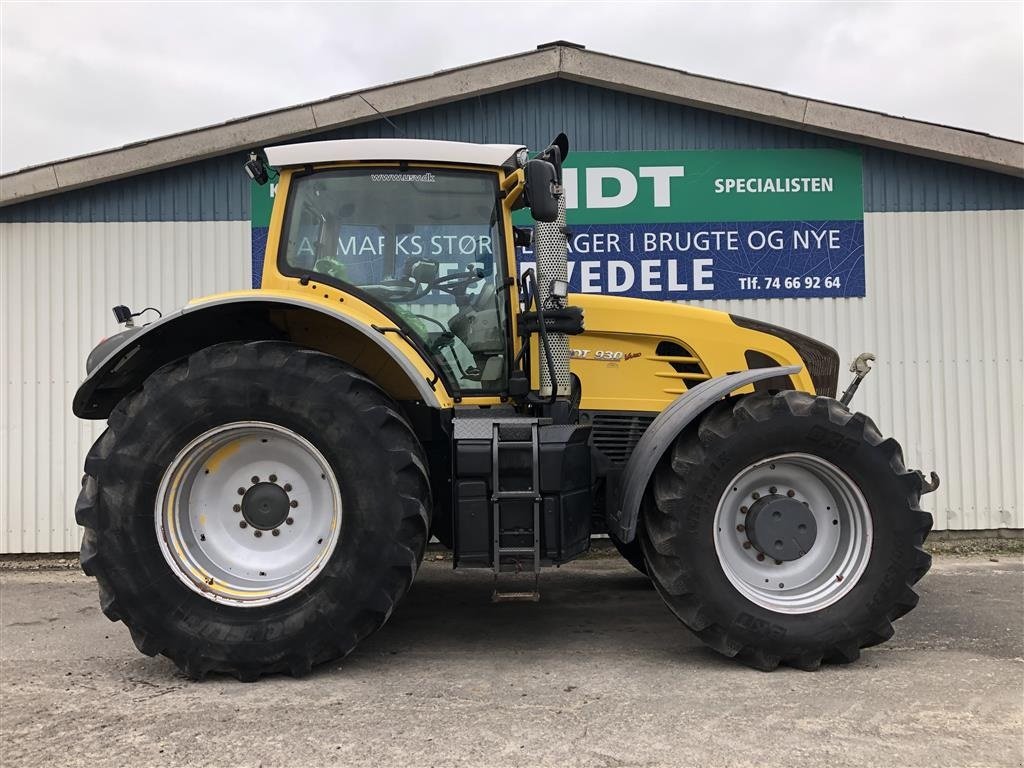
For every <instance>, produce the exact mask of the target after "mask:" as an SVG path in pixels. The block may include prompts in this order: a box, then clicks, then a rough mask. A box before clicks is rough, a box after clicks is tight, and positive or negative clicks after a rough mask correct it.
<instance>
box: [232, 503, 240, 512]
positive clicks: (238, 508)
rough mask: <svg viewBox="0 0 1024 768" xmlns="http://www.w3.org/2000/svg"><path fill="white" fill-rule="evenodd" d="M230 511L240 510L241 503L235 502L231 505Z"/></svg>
mask: <svg viewBox="0 0 1024 768" xmlns="http://www.w3.org/2000/svg"><path fill="white" fill-rule="evenodd" d="M231 511H232V512H241V511H242V505H241V504H235V505H234V506H233V507H231Z"/></svg>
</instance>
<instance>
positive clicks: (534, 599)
mask: <svg viewBox="0 0 1024 768" xmlns="http://www.w3.org/2000/svg"><path fill="white" fill-rule="evenodd" d="M491 602H492V603H539V602H540V592H537V591H536V590H534V591H533V592H499V591H498V590H494V592H493V593H492V594H491Z"/></svg>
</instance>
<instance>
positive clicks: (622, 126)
mask: <svg viewBox="0 0 1024 768" xmlns="http://www.w3.org/2000/svg"><path fill="white" fill-rule="evenodd" d="M560 131H565V132H566V133H567V134H568V135H569V136H570V138H571V141H572V144H573V151H583V152H612V151H614V152H620V153H621V152H639V151H656V150H675V151H677V150H759V151H761V150H777V149H802V150H803V149H806V150H813V149H824V148H840V149H851V150H855V151H857V152H859V154H860V157H861V173H862V180H863V222H864V225H863V232H864V235H863V237H864V242H863V253H864V259H865V264H864V270H865V272H866V285H865V290H864V292H863V293H864V295H862V296H854V297H838V298H828V297H817V298H751V299H739V298H721V299H712V300H707V301H706V302H705V303H707V304H708V305H709V306H713V307H717V308H724V309H728V310H729V311H731V312H735V313H738V314H743V315H748V316H754V317H759V318H762V319H764V320H767V321H769V322H774V323H777V324H780V325H787V326H790V327H793V328H795V329H797V330H800V331H803V332H805V333H808V334H810V335H813V336H816V337H819V338H821V339H823V340H825V341H828V342H829V343H832V344H833V345H834V346H836V347H837V348H838V349H839V351H840V354H841V355H842V356H843V358H845V359H850V358H852V357H853V356H854V355H855V354H856V353H858V352H860V351H862V350H865V349H867V350H870V351H873V352H875V353H877V354H878V355H879V359H880V361H879V365H878V373H877V374H875V375H874V376H873V377H872V378H871V379H869V380H868V382H867V384H866V385H865V387H864V389H863V390H862V392H864V393H865V394H864V395H863V397H864V399H863V400H862V401H861V402H860V403H859V404H860V406H861V407H862V408H863V409H864V410H865V411H866V412H868V413H872V414H874V415H876V416H877V420H878V422H879V424H880V426H881V427H882V428H883V431H885V432H887V433H891V434H895V435H896V436H897V437H899V438H901V439H902V440H903V441H904V442H905V443H906V444H907V445H909V446H912V448H913V450H914V451H915V452H916V453H914V454H912V455H911V456H910V457H909V458H910V463H911V464H913V465H915V466H921V467H924V468H926V469H931V468H936V469H938V471H939V472H940V474H942V475H943V476H944V477H945V478H946V479H947V482H946V483H945V484H944V486H943V488H942V489H941V490H940V491H939V493H938V494H936V495H935V496H933V497H930V500H933V501H932V506H933V508H934V511H935V512H936V528H938V529H951V530H991V529H1009V530H1019V529H1021V528H1024V517H1022V515H1024V512H1022V509H1021V502H1022V500H1024V499H1022V495H1024V491H1022V484H1024V473H1022V464H1024V449H1022V436H1021V431H1020V425H1021V423H1022V422H1024V418H1022V417H1024V410H1022V403H1024V389H1022V388H1024V383H1022V382H1024V375H1022V374H1024V330H1022V329H1024V315H1022V309H1021V307H1022V303H1021V301H1020V291H1021V287H1022V277H1024V246H1022V242H1024V178H1022V177H1024V145H1022V144H1020V143H1019V142H1014V141H1009V140H1005V139H999V138H995V137H991V136H987V135H983V134H977V133H972V132H969V131H962V130H958V129H954V128H948V127H944V126H937V125H931V124H927V123H921V122H917V121H913V120H906V119H903V118H895V117H891V116H888V115H881V114H878V113H872V112H866V111H863V110H858V109H853V108H850V107H842V106H839V105H834V104H828V103H825V102H818V101H814V100H809V99H804V98H800V97H796V96H791V95H788V94H784V93H779V92H776V91H770V90H765V89H761V88H755V87H751V86H745V85H740V84H736V83H728V82H724V81H719V80H712V79H709V78H702V77H698V76H694V75H690V74H687V73H684V72H678V71H675V70H669V69H665V68H661V67H656V66H653V65H648V64H644V63H641V62H635V61H627V60H623V59H617V58H614V57H610V56H605V55H603V54H598V53H593V52H589V51H586V50H583V49H581V48H580V47H578V46H574V45H572V44H567V43H556V44H552V45H550V46H542V47H541V48H539V49H538V50H537V51H535V52H529V53H526V54H522V55H520V56H515V57H510V58H506V59H500V60H496V61H491V62H484V63H481V64H475V65H471V66H468V67H463V68H460V69H457V70H450V71H446V72H441V73H436V74H434V75H430V76H427V77H424V78H418V79H416V80H412V81H405V82H402V83H395V84H390V85H385V86H381V87H379V88H373V89H369V90H366V91H362V92H359V93H354V94H343V95H340V96H336V97H332V98H331V99H326V100H324V101H322V102H317V103H314V104H307V105H301V106H298V107H294V108H289V109H285V110H280V111H277V112H274V113H268V114H265V115H257V116H254V117H250V118H244V119H242V120H238V121H233V122H231V123H227V124H224V125H220V126H212V127H209V128H204V129H199V130H197V131H193V132H189V133H185V134H179V135H176V136H170V137H164V138H161V139H155V140H153V141H150V142H143V143H140V144H137V145H130V146H128V147H123V148H120V149H115V150H111V151H108V152H102V153H97V154H95V155H90V156H85V157H82V158H73V159H71V160H67V161H61V162H57V163H53V164H49V165H45V166H39V167H35V168H29V169H25V170H22V171H18V172H15V173H12V174H8V175H6V176H3V177H0V206H2V207H0V259H2V270H3V271H2V274H3V275H4V281H3V286H2V322H3V336H2V348H0V369H2V371H3V375H2V385H3V388H4V392H3V396H2V413H0V424H2V430H0V441H2V442H0V447H2V449H3V456H2V459H0V552H3V553H8V552H47V551H70V550H75V549H77V548H78V536H79V532H78V530H79V529H78V528H77V527H76V526H75V523H74V516H73V506H74V499H75V496H76V495H77V490H78V488H77V485H78V478H79V476H80V471H81V467H80V462H81V457H82V456H84V455H85V452H86V450H87V448H88V446H89V444H90V443H91V442H92V440H93V439H94V438H95V437H96V435H97V434H98V431H99V429H100V426H99V425H96V424H93V423H86V422H80V421H77V420H76V419H74V417H73V416H72V415H71V413H70V402H71V396H72V394H73V392H74V390H75V388H76V387H77V385H78V383H79V381H80V379H81V377H82V374H83V371H82V361H83V360H84V359H85V355H86V354H87V352H88V350H89V349H90V348H91V347H92V346H93V344H94V343H95V342H96V341H97V340H98V339H99V338H101V337H102V336H104V335H106V334H107V333H108V332H109V331H110V326H111V322H110V315H109V308H110V307H111V306H112V305H114V304H118V303H127V304H130V305H131V306H137V307H141V306H147V305H152V306H158V307H163V308H165V309H174V308H177V307H178V306H180V305H181V304H183V303H184V302H185V301H187V300H188V299H189V298H191V297H195V296H199V295H204V294H208V293H213V292H217V291H223V290H230V289H237V288H242V287H246V286H248V285H251V284H252V283H253V282H254V281H255V280H257V279H258V268H259V262H260V259H261V258H262V254H261V253H260V252H259V249H258V248H256V249H254V248H253V245H252V224H251V197H252V189H251V184H250V182H249V180H248V178H247V177H246V176H245V174H244V173H243V172H242V163H243V162H244V160H245V158H246V157H247V153H248V150H250V149H252V148H258V147H261V146H266V145H270V144H277V143H287V142H291V141H309V140H321V139H335V138H366V137H395V136H409V137H416V138H433V139H448V140H458V141H474V142H485V143H486V142H494V143H520V142H521V143H525V144H527V145H528V146H531V147H537V148H539V147H542V146H544V145H546V143H547V142H548V141H549V140H550V139H551V138H552V137H553V136H554V135H555V134H557V133H559V132H560ZM570 218H571V216H570ZM254 261H255V262H256V264H255V267H254Z"/></svg>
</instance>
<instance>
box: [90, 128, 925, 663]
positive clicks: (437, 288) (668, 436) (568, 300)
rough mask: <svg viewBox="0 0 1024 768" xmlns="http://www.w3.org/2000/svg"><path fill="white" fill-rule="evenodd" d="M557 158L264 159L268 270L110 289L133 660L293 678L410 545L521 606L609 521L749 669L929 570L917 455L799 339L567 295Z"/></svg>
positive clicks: (864, 624)
mask: <svg viewBox="0 0 1024 768" xmlns="http://www.w3.org/2000/svg"><path fill="white" fill-rule="evenodd" d="M568 150H569V147H568V140H567V139H566V138H565V136H564V135H561V136H559V137H558V138H557V139H555V141H554V142H553V143H552V144H551V145H550V146H549V147H548V148H547V149H545V150H544V151H543V152H540V153H539V154H538V155H536V156H533V157H531V155H530V153H528V152H527V150H526V148H525V147H521V146H515V145H478V144H463V143H456V142H443V141H422V140H410V139H393V140H350V141H325V142H313V143H304V144H296V145H289V146H279V147H273V148H269V149H267V150H265V152H254V153H252V154H251V156H250V159H249V161H248V163H246V167H245V170H246V171H247V172H248V174H249V175H250V177H252V178H253V179H254V180H255V181H257V182H259V183H267V182H272V183H274V184H276V190H275V191H276V195H275V202H274V207H273V213H272V216H271V223H270V230H269V235H268V239H267V249H266V258H265V262H264V267H263V274H262V287H261V288H260V289H258V290H249V291H238V292H232V293H226V294H221V295H216V296H210V297H206V298H202V299H197V300H195V301H193V302H191V303H190V304H189V305H188V306H186V307H185V308H184V309H182V310H180V311H178V312H176V313H174V314H171V315H169V316H166V317H162V318H161V319H159V320H157V321H155V322H152V323H150V324H146V325H141V326H137V325H136V324H135V323H134V322H133V318H134V317H135V316H137V314H138V313H132V312H131V310H130V309H128V308H127V307H125V306H119V307H115V308H114V313H115V316H116V317H117V319H118V321H119V322H120V323H122V324H123V325H124V326H125V328H124V329H123V330H122V331H120V332H119V333H117V334H116V335H114V336H112V337H110V338H109V339H107V340H105V341H104V342H103V343H101V344H100V345H99V346H98V347H97V348H96V349H95V350H93V352H92V353H91V354H90V355H89V359H88V361H87V378H86V380H85V381H84V383H83V384H82V385H81V387H80V389H79V390H78V392H77V394H76V396H75V399H74V412H75V414H76V415H78V416H79V417H81V418H85V419H106V420H107V422H108V427H107V430H106V431H105V432H104V433H103V435H102V436H101V437H100V439H99V440H98V441H97V442H96V444H95V445H94V446H93V447H92V449H91V450H90V452H89V455H88V457H87V458H86V461H85V477H84V479H83V486H82V492H81V496H80V497H79V500H78V503H77V507H76V510H75V511H76V518H77V520H78V523H79V524H80V525H81V526H83V527H84V528H85V534H84V539H83V542H82V551H81V563H82V568H83V569H84V570H85V572H86V573H87V574H89V575H91V576H94V577H95V578H96V580H97V582H98V584H99V593H100V603H101V605H102V608H103V611H104V612H105V613H106V615H107V616H108V617H109V618H110V619H111V620H120V621H123V622H124V623H125V624H126V625H127V626H128V629H129V630H130V632H131V635H132V638H133V640H134V641H135V644H136V645H137V646H138V648H139V650H140V651H142V652H143V653H145V654H148V655H151V656H152V655H155V654H158V653H159V654H164V655H165V656H167V657H169V658H170V659H172V660H173V661H174V662H175V663H176V664H177V665H178V666H179V667H180V668H181V669H182V670H184V671H185V672H186V673H187V674H188V675H190V676H192V677H194V678H201V677H203V676H204V675H206V674H207V673H210V672H217V673H227V674H230V675H233V676H236V677H238V678H240V679H242V680H252V679H256V678H258V677H260V676H262V675H265V674H271V673H278V672H285V673H291V674H294V675H300V674H302V673H304V672H307V671H308V670H309V669H310V668H311V667H312V666H314V665H316V664H318V663H321V662H324V661H326V660H329V659H334V658H339V657H342V656H345V655H346V654H348V653H350V652H351V651H352V650H353V649H354V648H355V647H356V645H357V644H358V643H359V641H360V640H362V639H363V638H364V637H366V636H367V635H369V634H370V633H372V632H373V631H375V630H376V629H378V628H379V627H380V626H381V625H382V624H383V623H384V622H385V621H386V620H387V618H388V617H389V616H390V615H391V612H392V611H393V610H394V608H395V606H396V605H397V604H398V602H399V601H400V600H401V598H402V597H403V596H404V595H405V593H406V592H407V590H408V589H409V587H410V584H411V583H412V581H413V578H414V577H415V575H416V572H417V569H418V567H419V565H420V562H421V560H422V558H423V552H424V548H425V547H426V545H427V542H428V540H429V539H430V538H431V536H434V537H436V538H437V540H439V541H440V542H441V543H442V544H443V545H445V546H446V547H449V548H450V549H451V550H452V553H453V563H454V567H456V568H483V569H490V570H491V571H493V573H494V578H495V591H494V599H495V600H510V599H522V600H536V599H538V597H539V593H538V582H537V578H538V575H539V573H540V570H541V568H542V567H543V566H550V565H558V564H562V563H566V562H568V561H570V560H573V559H574V558H576V557H579V556H580V555H581V554H583V553H584V552H586V551H587V550H588V548H589V546H590V542H591V538H592V536H594V535H595V534H600V533H606V534H607V535H608V536H609V537H610V538H611V540H612V541H613V542H615V544H616V546H617V547H618V548H619V550H620V551H621V552H622V554H623V555H624V556H625V557H626V558H627V559H628V560H629V561H630V562H631V563H632V564H633V565H634V566H636V567H637V568H638V569H640V570H642V571H643V572H644V573H645V574H647V576H648V577H649V578H650V580H651V581H652V582H653V585H654V587H655V588H656V589H657V590H658V592H659V593H660V595H661V596H662V598H663V599H664V600H665V602H666V604H667V605H668V607H669V608H670V609H671V610H672V612H673V613H674V614H675V615H676V616H677V617H678V618H679V619H680V620H681V621H682V622H683V623H684V624H685V625H686V626H687V627H688V628H689V629H691V630H692V631H693V632H694V633H696V634H697V635H698V636H699V637H700V638H701V640H703V641H704V642H705V643H707V644H708V645H710V646H711V647H713V648H714V649H716V650H718V651H720V652H721V653H723V654H726V655H728V656H732V657H736V658H737V659H739V660H741V661H743V662H745V663H747V664H750V665H752V666H754V667H758V668H761V669H772V668H774V667H776V666H778V665H779V664H780V663H782V664H788V665H792V666H796V667H799V668H805V669H814V668H817V667H818V666H819V665H820V664H821V662H822V661H837V662H848V661H852V660H854V659H856V658H857V657H858V655H859V650H860V649H861V648H863V647H866V646H870V645H874V644H876V643H880V642H882V641H884V640H886V639H887V638H889V637H890V636H891V634H892V621H893V620H894V619H897V618H899V617H900V616H902V615H903V614H905V613H906V612H907V611H909V610H910V609H911V608H913V607H914V605H915V603H916V602H917V596H916V594H915V593H914V591H913V589H912V586H913V584H914V583H915V582H917V581H918V579H920V578H921V577H922V576H923V575H924V573H925V572H926V571H927V570H928V567H929V564H930V559H929V557H928V555H927V554H926V553H925V552H924V551H923V550H922V544H923V542H924V539H925V537H926V536H927V534H928V531H929V529H930V527H931V521H932V519H931V515H929V514H928V513H926V512H923V511H921V509H920V508H919V506H918V504H919V499H920V497H921V495H922V494H924V493H927V492H928V491H929V490H931V489H932V488H933V487H934V484H935V483H937V478H936V477H935V476H934V473H933V475H932V478H931V481H928V480H925V478H924V476H923V475H922V474H921V473H920V472H917V471H908V470H907V468H906V467H905V466H904V463H903V456H902V453H901V450H900V447H899V445H898V444H897V443H896V442H895V441H894V440H892V439H891V438H890V439H884V438H883V437H882V435H881V434H880V433H879V431H878V429H877V428H876V426H875V425H874V423H872V421H871V420H870V419H869V418H867V417H866V416H864V415H863V414H860V413H852V412H851V411H850V410H848V408H847V407H846V405H847V404H848V400H849V395H852V390H853V388H854V387H853V386H851V388H850V389H849V390H848V393H847V396H846V397H844V401H843V402H841V401H840V400H837V399H836V390H837V382H838V376H839V360H838V356H837V354H836V352H835V351H834V350H833V349H831V348H830V347H828V346H826V345H824V344H822V343H820V342H818V341H815V340H813V339H810V338H808V337H806V336H803V335H800V334H798V333H794V332H792V331H788V330H785V329H783V328H778V327H774V326H771V325H768V324H766V323H762V322H758V321H756V320H750V319H746V318H742V317H737V316H732V315H729V314H726V313H722V312H715V311H711V310H705V309H697V308H693V307H688V306H685V305H680V304H669V303H658V302H652V301H644V300H639V299H628V298H613V297H607V296H598V295H576V294H570V293H569V290H568V286H569V282H568V274H567V258H566V238H567V234H568V232H569V230H568V229H567V227H566V222H565V196H564V194H563V187H562V184H561V182H562V163H563V161H564V160H565V158H566V156H567V155H568ZM519 209H524V210H523V212H522V213H520V214H518V216H517V221H518V220H519V217H521V216H524V215H525V213H526V211H527V210H528V211H529V213H530V215H531V217H532V219H533V221H534V222H535V224H534V225H533V226H532V228H531V227H522V226H514V225H513V212H515V211H517V210H519ZM520 246H521V247H526V248H529V249H530V251H531V252H532V257H533V259H534V262H533V265H532V266H530V268H528V269H526V270H525V271H524V272H523V273H522V274H519V273H518V270H517V260H516V248H517V247H520ZM855 382H859V379H857V380H855ZM854 386H855V385H854Z"/></svg>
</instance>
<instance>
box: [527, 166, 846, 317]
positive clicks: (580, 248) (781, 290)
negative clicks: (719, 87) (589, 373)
mask: <svg viewBox="0 0 1024 768" xmlns="http://www.w3.org/2000/svg"><path fill="white" fill-rule="evenodd" d="M564 184H565V194H566V219H567V221H568V223H569V228H570V230H571V234H570V237H569V274H570V285H571V289H572V290H573V291H576V292H582V293H608V294H618V295H623V296H635V297H640V298H650V299H669V300H673V299H674V300H680V299H690V300H693V299H744V298H751V299H753V298H757V299H763V298H801V297H820V296H832V297H845V296H863V295H864V207H863V193H862V189H861V158H860V154H859V153H857V152H851V151H846V150H832V149H826V150H802V149H793V150H723V151H715V150H708V151H692V152H691V151H684V152H621V153H620V152H577V153H570V155H569V157H568V159H567V161H566V168H565V173H564ZM520 215H522V214H517V218H518V216H520ZM527 220H528V218H524V219H523V220H522V223H526V221H527ZM519 259H520V265H521V266H522V267H523V268H525V267H527V266H532V262H533V253H532V252H531V251H530V250H529V249H520V254H519Z"/></svg>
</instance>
